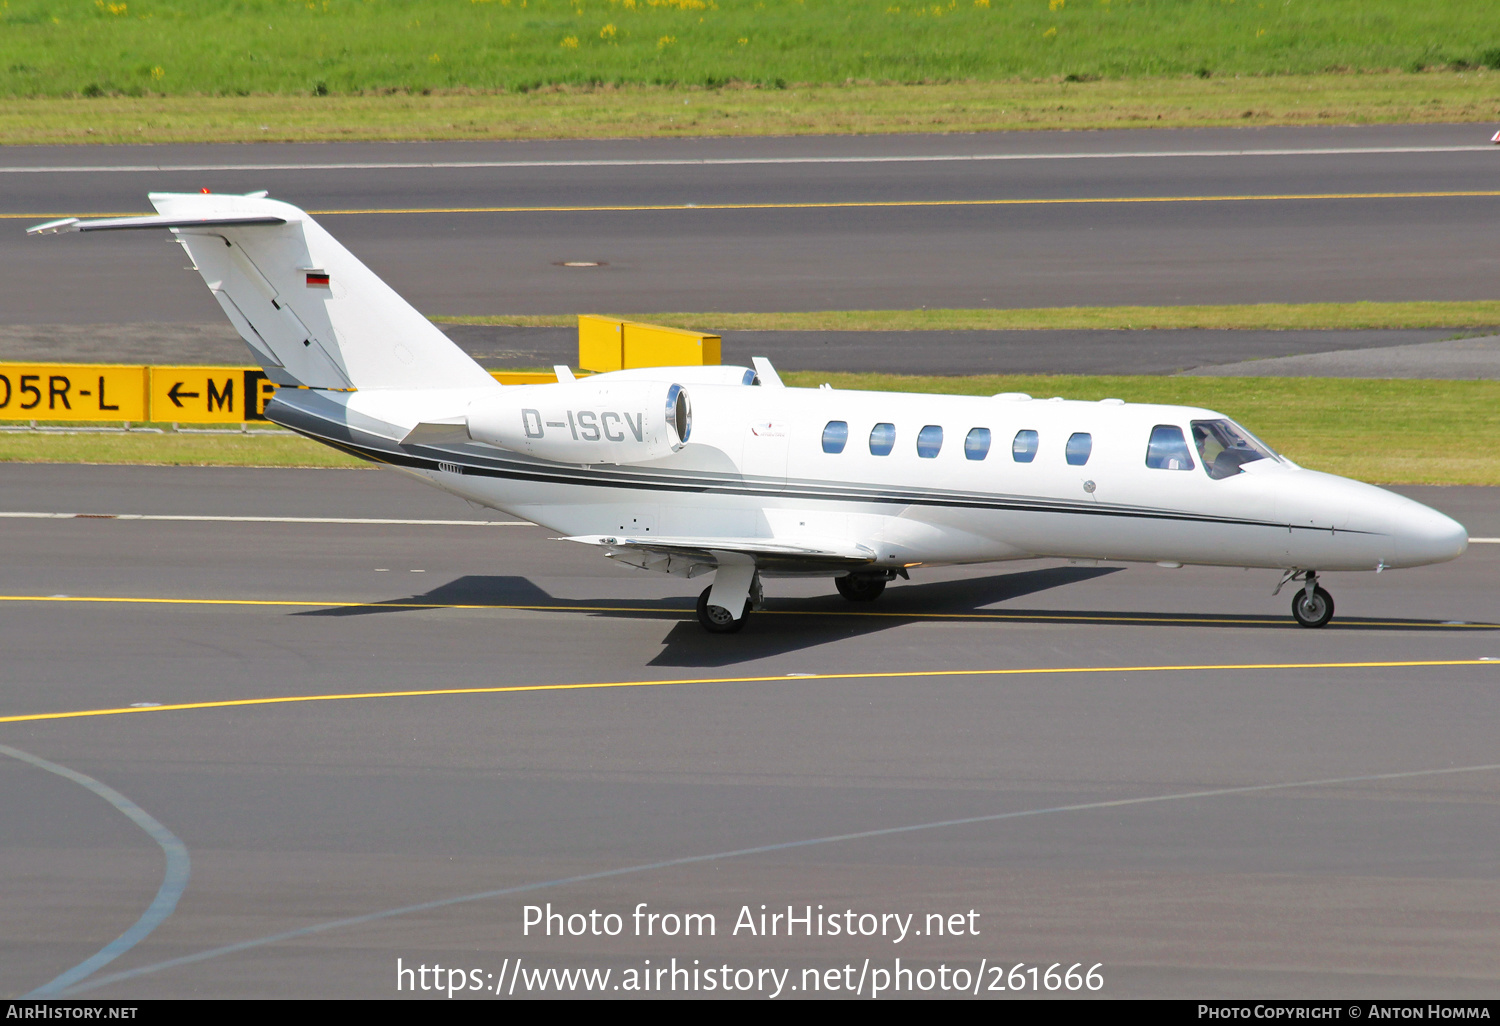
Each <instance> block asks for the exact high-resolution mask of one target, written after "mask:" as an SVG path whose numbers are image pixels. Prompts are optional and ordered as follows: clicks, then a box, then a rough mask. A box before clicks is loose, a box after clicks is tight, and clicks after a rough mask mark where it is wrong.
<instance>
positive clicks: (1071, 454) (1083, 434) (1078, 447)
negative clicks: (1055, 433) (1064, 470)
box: [1063, 431, 1094, 467]
mask: <svg viewBox="0 0 1500 1026" xmlns="http://www.w3.org/2000/svg"><path fill="white" fill-rule="evenodd" d="M1093 451H1094V436H1093V435H1091V434H1089V433H1088V432H1087V431H1075V432H1073V433H1072V434H1071V435H1069V436H1068V444H1067V446H1065V447H1064V449H1063V453H1064V454H1065V455H1066V456H1067V458H1068V466H1070V467H1081V466H1083V465H1084V464H1085V463H1087V462H1088V461H1089V453H1091V452H1093Z"/></svg>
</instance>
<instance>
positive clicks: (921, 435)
mask: <svg viewBox="0 0 1500 1026" xmlns="http://www.w3.org/2000/svg"><path fill="white" fill-rule="evenodd" d="M942 448H943V429H942V428H940V427H938V426H937V425H936V424H928V425H927V426H926V427H924V428H923V429H922V430H921V431H918V432H917V455H918V456H920V457H922V458H923V459H924V460H930V459H932V458H933V457H934V456H936V455H937V454H938V453H939V452H941V451H942Z"/></svg>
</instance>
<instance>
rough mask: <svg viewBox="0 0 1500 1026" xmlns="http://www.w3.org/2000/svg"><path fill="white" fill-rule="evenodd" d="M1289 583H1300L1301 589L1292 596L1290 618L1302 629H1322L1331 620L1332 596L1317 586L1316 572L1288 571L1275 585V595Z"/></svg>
mask: <svg viewBox="0 0 1500 1026" xmlns="http://www.w3.org/2000/svg"><path fill="white" fill-rule="evenodd" d="M1291 581H1300V582H1302V587H1301V588H1300V589H1298V591H1297V593H1296V594H1295V595H1293V596H1292V618H1293V619H1294V620H1296V621H1297V624H1298V625H1299V626H1302V627H1322V626H1323V625H1324V624H1326V623H1327V622H1328V621H1329V620H1332V619H1333V596H1332V595H1330V594H1328V592H1327V591H1325V590H1323V589H1322V588H1321V587H1319V586H1318V572H1317V571H1316V570H1288V571H1287V572H1286V575H1285V576H1283V577H1282V578H1281V583H1280V584H1278V585H1276V591H1273V592H1272V593H1271V594H1272V595H1275V594H1276V592H1277V591H1280V590H1281V589H1282V587H1283V586H1285V585H1286V584H1287V583H1289V582H1291Z"/></svg>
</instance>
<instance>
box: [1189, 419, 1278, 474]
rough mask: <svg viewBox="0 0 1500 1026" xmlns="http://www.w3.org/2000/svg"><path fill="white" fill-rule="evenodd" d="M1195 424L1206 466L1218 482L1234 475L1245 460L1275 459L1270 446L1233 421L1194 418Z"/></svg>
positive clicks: (1195, 440)
mask: <svg viewBox="0 0 1500 1026" xmlns="http://www.w3.org/2000/svg"><path fill="white" fill-rule="evenodd" d="M1192 427H1193V442H1194V443H1195V444H1196V445H1197V446H1198V455H1199V456H1201V457H1203V469H1204V470H1206V471H1208V476H1209V477H1211V478H1213V479H1214V480H1215V481H1221V480H1223V479H1224V478H1226V477H1233V476H1234V475H1236V474H1238V473H1239V472H1240V467H1242V466H1244V465H1245V464H1246V463H1254V462H1255V461H1256V460H1274V459H1276V454H1275V453H1274V452H1272V451H1271V447H1270V446H1268V445H1266V444H1265V443H1264V442H1261V441H1260V440H1259V439H1257V438H1256V437H1255V436H1254V435H1252V434H1251V433H1250V432H1248V431H1246V430H1245V429H1244V428H1242V427H1240V426H1239V425H1238V424H1236V423H1235V422H1234V421H1232V420H1195V421H1193V424H1192Z"/></svg>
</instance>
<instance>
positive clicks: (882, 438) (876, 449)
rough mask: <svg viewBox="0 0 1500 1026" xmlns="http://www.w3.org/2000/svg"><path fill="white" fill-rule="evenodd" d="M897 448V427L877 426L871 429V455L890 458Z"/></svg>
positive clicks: (889, 425) (888, 425)
mask: <svg viewBox="0 0 1500 1026" xmlns="http://www.w3.org/2000/svg"><path fill="white" fill-rule="evenodd" d="M895 447H896V425H894V424H876V425H875V426H874V427H872V428H871V429H870V455H871V456H889V455H890V454H891V450H892V449H894V448H895Z"/></svg>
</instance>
